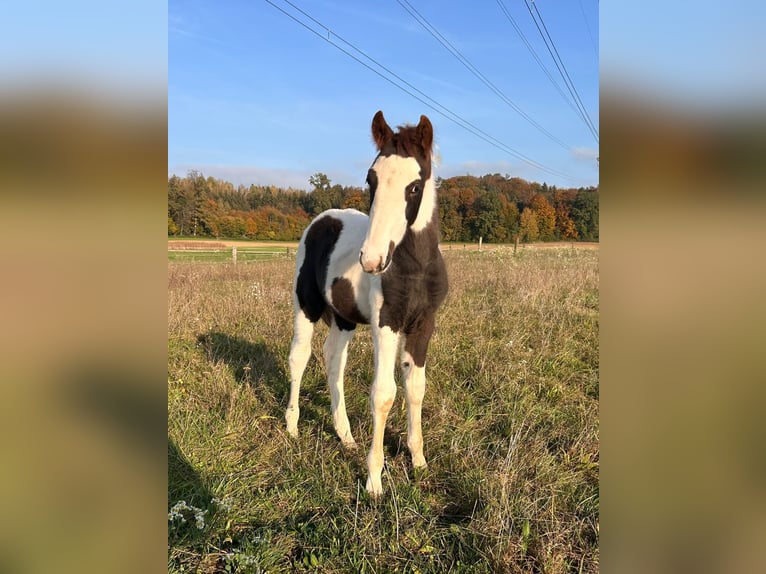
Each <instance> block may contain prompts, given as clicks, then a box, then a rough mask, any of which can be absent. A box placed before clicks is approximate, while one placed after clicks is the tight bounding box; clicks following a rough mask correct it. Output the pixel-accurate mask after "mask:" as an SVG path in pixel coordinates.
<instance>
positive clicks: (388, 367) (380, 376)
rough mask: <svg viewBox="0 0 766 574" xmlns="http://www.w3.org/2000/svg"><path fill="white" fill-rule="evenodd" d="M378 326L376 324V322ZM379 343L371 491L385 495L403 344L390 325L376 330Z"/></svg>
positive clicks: (372, 393) (373, 404)
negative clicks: (386, 442)
mask: <svg viewBox="0 0 766 574" xmlns="http://www.w3.org/2000/svg"><path fill="white" fill-rule="evenodd" d="M373 325H374V324H373ZM373 341H374V343H375V376H374V378H373V381H372V390H371V391H370V410H371V411H372V447H371V448H370V454H368V455H367V471H368V476H367V491H368V492H369V493H370V494H372V495H373V496H378V495H381V494H383V483H382V481H381V473H382V472H383V433H384V431H385V428H386V419H387V418H388V413H389V412H390V411H391V405H393V404H394V398H395V397H396V383H395V382H394V368H395V365H396V353H397V351H398V346H399V334H398V333H394V332H393V331H392V330H391V328H390V327H381V328H374V329H373Z"/></svg>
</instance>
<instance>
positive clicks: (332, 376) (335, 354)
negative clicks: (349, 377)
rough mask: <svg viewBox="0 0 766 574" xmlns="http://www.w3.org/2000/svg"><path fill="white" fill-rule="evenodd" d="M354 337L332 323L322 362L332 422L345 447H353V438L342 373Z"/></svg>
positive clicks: (349, 332)
mask: <svg viewBox="0 0 766 574" xmlns="http://www.w3.org/2000/svg"><path fill="white" fill-rule="evenodd" d="M353 337H354V331H353V330H352V331H343V330H340V329H339V328H338V326H337V325H336V324H335V322H334V321H333V324H332V326H331V327H330V334H329V335H328V336H327V340H326V341H325V343H324V360H325V368H326V370H327V386H328V387H329V388H330V401H331V404H332V420H333V424H334V425H335V432H337V433H338V436H339V437H340V440H341V442H342V443H343V444H344V445H346V446H353V445H355V444H356V443H355V442H354V437H353V436H352V435H351V425H350V424H349V422H348V415H347V414H346V397H345V395H344V393H343V371H344V369H345V367H346V358H347V356H348V344H349V342H350V341H351V339H352V338H353Z"/></svg>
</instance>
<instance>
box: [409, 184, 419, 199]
mask: <svg viewBox="0 0 766 574" xmlns="http://www.w3.org/2000/svg"><path fill="white" fill-rule="evenodd" d="M419 193H420V184H417V183H416V184H415V185H413V186H412V187H411V188H410V189H409V191H408V192H407V197H415V196H416V195H417V194H419Z"/></svg>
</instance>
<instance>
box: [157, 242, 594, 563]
mask: <svg viewBox="0 0 766 574" xmlns="http://www.w3.org/2000/svg"><path fill="white" fill-rule="evenodd" d="M575 245H577V244H575ZM272 247H275V246H273V245H272ZM279 248H281V249H286V246H279ZM239 249H240V247H238V252H239ZM229 258H230V252H229ZM445 259H446V260H447V265H448V271H449V274H450V293H449V295H448V297H447V300H446V302H445V304H444V307H443V309H442V310H441V311H440V313H439V315H438V317H437V331H436V333H435V335H434V338H433V341H432V344H431V349H430V351H429V355H428V364H427V369H428V372H427V377H428V383H427V388H426V396H425V401H424V407H423V433H424V437H425V442H424V444H425V455H426V458H427V460H428V463H429V467H428V469H427V470H426V471H425V472H424V473H417V474H415V473H414V472H413V469H412V466H411V462H410V457H409V453H408V451H407V447H406V415H405V411H404V407H403V399H402V393H401V392H399V393H398V394H397V398H396V402H395V404H394V408H393V409H392V411H391V415H390V416H389V421H388V425H387V432H386V440H385V444H386V461H387V462H386V470H385V471H384V475H383V485H384V491H385V494H384V496H383V498H382V500H380V501H377V502H376V501H372V500H370V499H369V497H368V496H367V494H366V492H365V490H364V481H365V478H366V464H365V456H366V454H367V449H368V448H369V441H370V435H371V416H370V412H369V404H368V396H369V385H370V382H371V380H372V342H371V337H370V333H369V329H367V328H360V329H358V333H357V335H356V337H355V339H354V340H353V341H352V343H351V348H350V353H349V361H348V367H347V370H346V403H347V409H348V412H349V419H350V420H351V425H352V429H353V431H354V435H355V437H356V440H357V442H358V443H359V444H360V448H359V449H357V450H356V451H353V452H349V451H346V450H344V449H343V448H342V447H341V446H340V442H339V440H338V439H337V437H336V436H335V434H334V431H333V424H332V417H331V414H330V410H329V404H330V398H329V393H328V390H327V385H326V382H325V377H324V372H323V359H322V351H321V346H322V342H323V337H324V335H325V334H326V332H327V329H326V327H324V326H323V325H322V326H320V327H318V329H317V331H318V333H317V336H316V337H315V340H314V357H313V358H312V360H311V361H310V362H309V366H308V368H307V370H306V375H305V378H304V383H303V386H302V390H301V409H302V410H301V420H300V422H299V431H300V437H299V438H298V439H292V438H291V437H289V436H288V435H287V434H286V432H285V428H284V419H283V415H284V409H285V406H286V401H287V391H288V386H289V384H288V377H287V356H288V353H289V347H290V339H291V337H292V301H291V299H292V297H291V281H292V276H293V267H294V252H293V255H292V256H290V257H287V256H285V257H284V258H278V259H272V260H263V261H258V262H253V263H251V264H248V265H232V264H230V263H211V262H192V261H174V260H171V261H169V263H168V361H169V363H168V439H169V440H168V444H169V446H168V449H169V450H168V465H169V467H168V468H169V477H168V480H169V484H168V501H169V510H171V508H173V509H174V513H173V515H172V517H170V518H171V519H170V521H169V523H168V524H169V531H168V548H169V550H168V570H169V571H170V572H182V571H183V572H189V571H192V572H204V573H213V572H285V573H287V572H303V571H307V572H308V571H316V572H337V573H341V572H396V571H398V572H408V573H409V572H421V573H423V574H425V573H434V574H436V573H442V572H466V573H468V572H470V573H474V572H479V573H487V574H488V573H494V572H515V573H522V572H524V573H526V572H597V571H598V569H599V483H598V479H599V411H598V397H599V381H598V368H599V359H598V350H599V347H598V325H599V314H598V308H599V295H598V283H599V279H598V249H597V247H594V248H590V249H571V248H568V247H558V248H550V249H532V248H523V249H522V248H520V249H519V250H518V252H517V253H516V254H515V255H514V254H513V249H512V247H511V248H506V249H498V250H484V249H483V250H482V251H481V252H478V251H475V250H468V249H466V250H463V249H460V248H458V247H457V246H453V248H452V249H450V247H449V246H446V247H445ZM180 501H184V502H185V503H186V507H185V509H184V506H183V505H181V504H180ZM205 512H206V513H205ZM195 513H196V514H197V518H196V520H197V521H198V522H197V523H195ZM184 520H185V522H184ZM198 526H200V527H201V528H198Z"/></svg>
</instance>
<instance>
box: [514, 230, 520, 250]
mask: <svg viewBox="0 0 766 574" xmlns="http://www.w3.org/2000/svg"><path fill="white" fill-rule="evenodd" d="M518 248H519V234H518V233H517V234H516V241H514V242H513V254H514V255H516V250H517V249H518Z"/></svg>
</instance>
